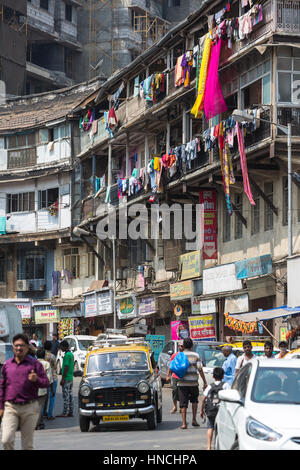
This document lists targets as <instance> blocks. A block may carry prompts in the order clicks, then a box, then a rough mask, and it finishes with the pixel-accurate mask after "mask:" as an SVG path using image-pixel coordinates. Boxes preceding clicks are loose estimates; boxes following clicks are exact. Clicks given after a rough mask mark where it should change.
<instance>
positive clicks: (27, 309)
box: [15, 303, 31, 320]
mask: <svg viewBox="0 0 300 470" xmlns="http://www.w3.org/2000/svg"><path fill="white" fill-rule="evenodd" d="M15 306H16V307H17V309H18V310H19V311H20V313H21V317H22V320H25V319H26V318H28V319H29V318H31V305H30V304H23V303H20V304H15Z"/></svg>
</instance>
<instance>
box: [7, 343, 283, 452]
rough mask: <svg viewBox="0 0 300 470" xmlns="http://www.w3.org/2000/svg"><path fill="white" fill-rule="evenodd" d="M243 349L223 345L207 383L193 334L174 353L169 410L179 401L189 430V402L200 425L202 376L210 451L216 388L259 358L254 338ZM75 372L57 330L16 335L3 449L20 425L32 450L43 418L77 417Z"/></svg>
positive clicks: (269, 349) (267, 350)
mask: <svg viewBox="0 0 300 470" xmlns="http://www.w3.org/2000/svg"><path fill="white" fill-rule="evenodd" d="M59 349H60V350H61V351H62V352H63V363H62V376H61V380H60V386H61V387H62V395H63V410H62V413H61V414H60V415H57V416H56V417H54V416H53V408H54V403H55V396H56V390H57V386H58V377H57V372H56V356H57V353H58V350H59ZM279 349H280V353H279V354H278V355H277V356H276V357H277V358H282V357H284V356H285V354H286V353H287V351H288V350H287V343H286V342H284V341H282V342H281V343H280V344H279ZM243 351H244V353H243V354H242V355H241V356H239V357H238V358H237V357H236V355H235V354H234V353H233V351H232V347H231V346H230V345H225V346H224V347H223V348H222V353H223V355H224V357H225V362H224V363H223V365H222V367H215V368H214V370H213V383H211V384H209V385H208V384H207V382H206V378H205V375H204V372H203V369H202V363H201V360H200V356H199V354H198V353H196V352H194V351H193V341H192V340H191V339H190V338H185V339H184V340H183V341H180V342H179V350H178V352H177V353H174V354H173V355H172V356H171V359H170V362H169V368H168V374H167V378H166V380H167V382H171V387H172V400H173V408H172V409H171V410H170V413H172V414H174V413H176V412H177V411H178V408H177V406H178V403H179V410H180V413H181V418H182V424H181V426H180V428H181V429H182V430H185V429H187V427H188V425H187V419H186V417H187V409H188V406H189V403H191V406H192V426H193V427H198V426H199V423H198V420H197V413H198V403H199V396H200V392H199V382H198V377H199V375H200V377H201V379H202V382H203V396H202V401H201V404H200V417H201V418H202V419H205V418H206V422H207V450H210V449H211V447H212V437H213V430H214V423H215V419H216V416H217V412H218V406H219V401H220V400H219V399H218V392H219V391H220V390H222V389H223V390H225V389H228V388H231V386H232V383H233V381H234V378H235V376H236V375H237V374H238V372H239V370H240V369H241V368H242V367H243V365H245V364H246V363H247V362H248V361H253V360H255V358H256V356H255V355H254V354H253V352H252V344H251V342H250V341H248V340H246V341H244V342H243ZM177 356H178V357H177ZM263 357H265V358H267V359H272V358H274V357H275V356H274V354H273V344H272V343H271V342H269V341H267V342H266V343H265V345H264V356H263ZM182 358H184V359H185V360H186V359H187V362H186V365H185V370H184V373H182V371H181V370H180V369H178V363H179V360H180V359H182ZM176 359H177V363H176ZM176 364H177V365H176ZM176 367H177V369H176ZM179 370H180V374H179ZM177 371H178V372H177ZM177 373H178V375H177ZM73 375H74V357H73V353H72V352H71V351H70V349H69V343H68V342H67V341H66V340H63V341H61V342H59V341H58V339H57V336H56V335H53V337H52V340H51V341H48V340H46V341H44V342H43V343H42V342H41V341H40V340H39V339H38V337H37V335H36V334H33V336H32V338H31V339H30V340H29V338H28V336H27V335H25V334H18V335H16V336H15V337H14V338H13V357H12V358H11V359H8V360H7V361H6V362H5V364H4V365H3V367H2V371H1V379H0V420H1V425H2V445H3V449H4V450H13V449H14V445H15V437H16V432H17V430H18V429H20V432H21V444H22V449H23V450H25V449H26V450H31V449H33V448H34V445H33V437H34V431H35V430H36V429H44V427H45V423H44V420H45V419H46V420H53V419H55V418H63V417H72V416H73V391H72V389H73Z"/></svg>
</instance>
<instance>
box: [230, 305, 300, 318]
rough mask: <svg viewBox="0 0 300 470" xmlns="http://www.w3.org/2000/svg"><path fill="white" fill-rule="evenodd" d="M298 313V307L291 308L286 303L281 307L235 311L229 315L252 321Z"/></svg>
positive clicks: (299, 309) (299, 308)
mask: <svg viewBox="0 0 300 470" xmlns="http://www.w3.org/2000/svg"><path fill="white" fill-rule="evenodd" d="M299 313H300V307H295V308H291V307H287V306H286V305H283V306H282V307H277V308H271V309H269V310H259V311H257V312H251V313H236V314H230V316H231V317H232V318H236V319H237V320H242V321H244V322H253V321H256V320H259V321H264V320H273V319H274V318H279V317H287V316H291V315H298V314H299Z"/></svg>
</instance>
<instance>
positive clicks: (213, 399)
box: [200, 367, 230, 450]
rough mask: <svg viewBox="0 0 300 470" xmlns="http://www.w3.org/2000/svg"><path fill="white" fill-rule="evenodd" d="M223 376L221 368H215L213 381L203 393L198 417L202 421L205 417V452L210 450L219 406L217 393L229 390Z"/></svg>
mask: <svg viewBox="0 0 300 470" xmlns="http://www.w3.org/2000/svg"><path fill="white" fill-rule="evenodd" d="M224 375H225V374H224V369H223V368H222V367H215V368H214V370H213V379H214V381H213V383H212V384H210V385H209V386H208V387H207V388H206V389H205V390H204V392H203V399H202V403H201V409H200V417H201V418H202V419H203V418H204V415H206V418H207V434H206V450H211V442H212V437H213V432H214V426H215V420H216V416H217V414H218V411H219V405H220V399H219V397H218V392H219V391H220V390H226V389H229V388H230V385H229V383H228V382H224V380H223V379H224Z"/></svg>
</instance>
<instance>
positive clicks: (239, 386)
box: [232, 364, 252, 400]
mask: <svg viewBox="0 0 300 470" xmlns="http://www.w3.org/2000/svg"><path fill="white" fill-rule="evenodd" d="M251 369H252V364H247V365H246V366H245V367H243V370H241V371H240V372H239V373H238V375H237V377H236V379H235V380H234V382H233V384H232V388H233V389H234V390H237V391H238V392H240V396H241V399H242V400H243V399H244V398H245V396H246V392H247V386H248V382H249V378H250V374H251Z"/></svg>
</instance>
